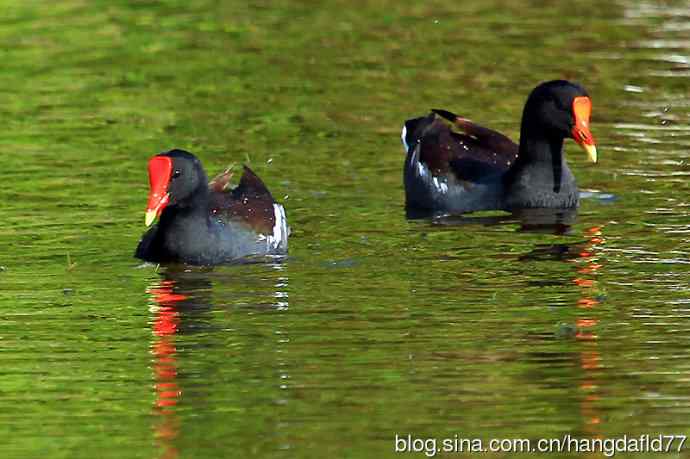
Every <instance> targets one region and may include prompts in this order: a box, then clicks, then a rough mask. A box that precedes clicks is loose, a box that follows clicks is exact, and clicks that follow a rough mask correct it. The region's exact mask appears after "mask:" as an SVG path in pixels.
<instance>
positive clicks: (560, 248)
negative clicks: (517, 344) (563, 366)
mask: <svg viewBox="0 0 690 459" xmlns="http://www.w3.org/2000/svg"><path fill="white" fill-rule="evenodd" d="M603 229H604V227H603V226H594V227H591V228H588V229H586V230H585V231H584V234H583V235H584V237H585V241H584V242H580V243H577V244H549V245H540V246H538V247H536V248H535V249H533V250H532V251H531V252H530V253H528V254H526V255H523V256H521V257H520V260H523V261H530V260H559V261H564V262H567V263H574V264H575V265H576V274H575V276H574V278H572V279H571V282H572V283H573V284H575V285H576V286H578V287H579V289H580V298H578V300H577V308H578V309H579V312H580V314H579V317H578V319H576V321H575V324H574V327H572V329H573V330H574V333H573V335H571V336H574V338H575V340H577V342H578V343H579V348H580V351H579V355H578V361H579V366H580V369H581V370H582V379H581V381H580V383H579V389H580V391H581V392H582V393H583V394H584V395H583V397H582V398H581V400H580V412H581V415H582V419H583V421H584V426H583V433H585V434H587V435H589V436H593V437H599V436H600V435H601V434H600V431H601V430H600V429H601V427H600V424H601V419H602V418H601V416H600V414H599V411H598V408H597V404H598V401H599V400H600V392H601V391H600V383H599V381H598V378H597V375H598V371H599V370H600V369H601V354H600V352H599V349H598V338H599V336H598V335H597V333H596V327H597V326H598V325H599V318H598V317H597V307H598V305H599V304H600V302H601V301H602V298H603V295H602V292H601V289H600V287H599V285H598V281H597V276H598V274H599V272H600V270H601V269H602V268H603V266H604V261H603V260H602V259H600V257H599V255H598V254H597V252H598V251H599V250H600V249H601V247H602V246H603V245H604V244H605V243H606V239H605V238H604V236H603ZM568 328H570V327H568Z"/></svg>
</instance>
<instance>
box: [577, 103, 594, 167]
mask: <svg viewBox="0 0 690 459" xmlns="http://www.w3.org/2000/svg"><path fill="white" fill-rule="evenodd" d="M591 114H592V100H591V99H590V98H589V97H586V96H580V97H576V98H575V100H573V115H575V126H573V130H572V131H571V134H572V136H573V139H575V142H577V143H578V144H580V146H581V147H582V148H583V149H584V150H585V151H586V152H587V159H589V160H590V161H591V162H593V163H596V162H597V146H596V143H595V142H594V137H593V136H592V133H591V132H590V131H589V117H590V115H591Z"/></svg>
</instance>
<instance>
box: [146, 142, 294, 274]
mask: <svg viewBox="0 0 690 459" xmlns="http://www.w3.org/2000/svg"><path fill="white" fill-rule="evenodd" d="M148 173H149V184H150V191H149V198H148V207H147V209H146V219H145V220H146V221H145V222H146V226H147V227H151V228H150V229H149V230H148V231H147V232H146V233H145V234H144V235H143V237H142V239H141V241H140V242H139V245H138V247H137V249H136V252H135V256H136V257H137V258H140V259H142V260H146V261H150V262H155V263H164V262H181V263H187V264H193V265H217V264H221V263H227V262H231V261H235V260H238V259H242V258H246V257H251V256H263V255H284V254H286V253H287V247H288V232H289V229H288V225H287V219H286V216H285V209H284V208H283V206H282V205H280V204H278V203H277V202H275V200H274V199H273V196H272V195H271V193H270V192H269V191H268V189H267V188H266V186H265V185H264V183H263V182H262V181H261V179H259V177H258V176H257V175H256V174H254V172H252V170H251V169H249V168H248V167H246V166H245V167H244V172H243V174H242V177H241V179H240V181H239V184H238V185H237V186H236V187H235V188H231V187H230V186H229V181H230V178H231V174H230V173H229V172H228V171H226V172H225V173H223V174H221V175H219V176H218V177H216V179H214V180H213V181H212V182H211V183H209V182H208V179H207V177H206V172H205V171H204V169H203V167H202V165H201V161H199V159H198V158H197V157H196V156H194V155H193V154H191V153H189V152H186V151H184V150H171V151H168V152H166V153H161V154H159V155H156V156H154V157H153V158H151V159H150V160H149V163H148ZM156 218H158V223H157V224H155V225H154V222H155V220H156ZM152 225H153V226H152Z"/></svg>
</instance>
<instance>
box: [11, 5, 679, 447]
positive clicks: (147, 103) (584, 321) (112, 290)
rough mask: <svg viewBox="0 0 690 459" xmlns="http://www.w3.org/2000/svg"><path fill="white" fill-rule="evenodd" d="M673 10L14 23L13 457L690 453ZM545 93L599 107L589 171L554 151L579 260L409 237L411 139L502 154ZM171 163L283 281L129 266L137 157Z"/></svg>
mask: <svg viewBox="0 0 690 459" xmlns="http://www.w3.org/2000/svg"><path fill="white" fill-rule="evenodd" d="M689 11H690V4H689V3H688V2H687V1H670V2H634V1H630V2H623V1H621V2H603V3H602V2H594V1H584V0H583V1H580V0H574V1H573V0H571V1H555V2H541V1H525V2H517V3H516V2H506V1H499V0H497V1H492V0H489V1H484V0H483V1H463V2H448V1H429V2H421V3H420V2H417V3H414V4H412V3H409V2H394V1H387V0H372V1H354V2H353V1H347V2H346V1H337V0H333V1H327V2H320V3H319V4H318V5H317V4H315V3H314V2H307V1H281V0H278V1H271V2H266V1H252V2H236V1H212V0H197V1H184V2H183V1H177V0H167V1H159V2H141V1H136V2H135V1H131V2H127V1H120V2H109V1H104V0H102V1H92V2H83V1H79V0H65V1H61V2H47V1H42V0H36V1H29V2H10V1H7V2H4V3H3V4H2V5H0V42H1V43H2V44H3V46H2V48H0V54H1V56H2V62H3V68H2V70H0V88H1V89H0V115H1V116H2V120H3V121H4V124H3V127H4V129H2V130H1V134H0V147H1V149H2V151H3V168H2V176H3V181H4V183H3V186H2V187H1V188H0V202H2V206H0V217H1V218H2V221H3V225H2V230H0V243H1V244H2V247H4V250H3V251H2V253H1V254H0V265H2V270H1V271H0V285H1V286H2V288H1V289H0V307H1V308H2V313H1V314H0V373H1V374H2V377H1V378H0V438H2V440H0V444H1V445H2V450H3V455H4V457H12V458H15V457H16V458H34V457H41V456H44V457H51V458H61V457H64V458H79V457H84V458H91V457H118V458H119V457H128V458H130V457H141V458H175V457H180V458H183V457H184V458H193V457H194V458H196V457H198V458H212V457H218V458H220V457H262V458H263V457H276V458H280V457H286V458H287V457H290V458H311V457H314V458H317V457H319V458H320V457H350V458H368V457H393V456H394V438H395V435H396V434H401V435H407V434H412V435H414V436H417V437H435V438H444V437H453V436H454V435H456V434H457V435H459V436H462V437H478V438H483V439H489V438H532V439H537V438H549V437H559V436H562V435H564V434H571V435H573V436H577V437H596V436H600V437H603V438H613V437H618V436H622V435H623V434H628V435H634V434H635V435H637V434H644V433H649V434H657V433H664V434H681V433H682V434H687V433H689V430H688V427H687V419H688V413H690V396H689V395H688V393H689V391H690V352H689V351H688V347H689V346H688V345H689V344H690V322H689V321H688V319H689V318H690V288H689V287H688V285H689V284H690V265H689V260H690V258H689V256H688V242H689V240H690V236H689V235H690V223H688V221H689V220H688V217H689V216H690V202H689V201H688V199H687V196H689V193H688V185H687V183H688V181H687V179H688V176H689V175H690V167H689V166H688V162H687V161H688V160H687V157H688V149H689V147H690V128H689V127H688V126H689V125H690V123H689V121H690V114H689V110H688V107H689V106H690V102H689V101H690V97H689V96H690V94H689V93H688V91H689V89H688V88H689V87H690V86H688V77H689V76H690V13H688V12H689ZM552 78H569V79H574V80H577V81H580V82H581V83H583V84H584V85H585V86H586V87H587V88H588V90H589V92H590V93H591V95H592V98H593V101H594V114H593V120H592V125H593V129H592V130H593V132H594V135H595V136H596V137H597V139H598V143H599V149H600V163H599V164H598V165H596V166H591V165H588V164H586V163H585V160H584V154H583V153H582V152H581V151H580V150H579V149H578V148H577V146H576V145H574V144H573V143H572V142H569V143H568V145H567V156H568V158H569V162H570V164H571V167H572V169H573V171H574V173H575V175H576V176H577V177H578V181H579V184H580V186H581V187H582V188H584V189H587V190H590V191H592V192H591V193H590V195H591V196H590V197H588V198H587V199H585V200H583V202H582V205H581V208H580V210H579V214H578V215H577V219H576V220H575V221H574V223H573V224H572V226H571V227H570V228H569V230H568V231H566V232H565V233H564V234H554V233H555V232H553V231H552V232H548V231H547V232H533V231H525V228H523V225H521V224H520V222H519V221H517V220H509V221H508V222H505V223H503V224H492V225H486V224H483V223H484V222H483V221H475V222H470V223H469V224H462V225H458V224H456V223H457V222H453V221H448V220H437V221H430V220H407V219H406V218H405V212H404V208H403V206H402V203H403V190H402V164H403V160H404V154H403V152H402V148H401V146H400V144H399V129H400V126H401V123H402V121H403V120H404V119H406V118H409V117H412V116H418V115H420V114H423V113H424V112H426V110H427V109H429V108H432V107H444V108H447V109H450V110H453V111H455V112H457V113H460V114H462V115H464V116H467V117H470V118H472V119H473V120H475V121H477V122H480V123H483V124H487V125H489V126H492V127H494V128H497V129H500V130H502V131H504V132H505V133H507V134H508V135H510V136H512V137H513V138H517V134H518V130H519V117H520V114H521V111H522V104H523V103H524V100H525V98H526V95H527V94H528V92H529V91H530V90H531V89H532V87H533V86H535V85H536V84H537V83H538V82H540V81H543V80H547V79H552ZM173 147H178V148H184V149H188V150H190V151H192V152H194V153H196V154H197V155H198V156H199V157H200V158H201V159H202V160H203V162H204V164H205V166H206V168H207V171H208V172H209V173H210V174H212V173H214V172H216V171H220V170H222V169H223V168H224V167H226V166H227V165H228V164H240V163H247V164H249V165H250V166H251V167H252V168H253V169H254V170H255V171H256V172H257V173H258V174H259V175H260V176H261V177H262V178H263V179H264V180H265V182H266V183H267V185H268V186H269V188H270V189H271V191H272V192H273V194H274V196H276V197H277V198H279V199H280V200H281V201H282V202H283V203H284V205H285V207H286V210H287V213H288V218H289V220H290V223H291V226H292V230H293V233H292V238H291V240H290V257H289V259H288V260H287V261H286V262H282V263H275V264H270V263H269V264H254V265H245V266H228V267H222V268H216V269H212V270H199V269H196V270H192V271H191V272H184V270H180V269H167V268H162V269H160V270H158V271H157V270H156V269H155V268H154V267H153V266H143V267H142V266H141V265H140V263H138V261H136V260H134V259H133V258H132V253H133V250H134V248H135V246H136V243H137V241H138V239H139V237H140V235H141V234H142V232H143V230H144V228H143V210H144V207H145V202H146V194H147V180H146V170H145V164H146V160H147V158H148V157H149V156H151V155H153V154H155V153H157V152H160V151H163V150H167V149H170V148H173ZM561 233H563V232H561ZM417 456H419V457H421V455H417ZM417 456H415V457H417ZM545 456H548V455H545ZM458 457H460V456H458ZM506 457H508V456H507V455H506Z"/></svg>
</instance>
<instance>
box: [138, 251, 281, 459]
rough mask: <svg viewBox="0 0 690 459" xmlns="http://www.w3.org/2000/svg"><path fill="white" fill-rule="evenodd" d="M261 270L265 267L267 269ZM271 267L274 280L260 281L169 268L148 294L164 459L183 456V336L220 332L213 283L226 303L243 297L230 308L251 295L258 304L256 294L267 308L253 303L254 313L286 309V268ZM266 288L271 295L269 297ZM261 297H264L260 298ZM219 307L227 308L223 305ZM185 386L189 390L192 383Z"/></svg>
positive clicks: (246, 276)
mask: <svg viewBox="0 0 690 459" xmlns="http://www.w3.org/2000/svg"><path fill="white" fill-rule="evenodd" d="M261 266H266V264H263V265H261ZM268 266H269V268H270V270H271V271H272V273H275V275H270V276H266V275H265V271H263V268H261V269H260V270H261V271H262V272H261V275H259V276H257V275H252V274H251V271H250V272H249V273H246V272H244V271H237V270H236V269H235V268H237V267H235V268H230V269H229V270H228V271H223V270H218V271H210V270H208V269H200V268H194V269H191V270H190V269H185V268H180V267H169V268H166V270H165V271H164V272H163V273H162V278H161V279H156V280H155V281H153V282H152V284H151V285H150V286H149V288H148V289H147V293H148V294H149V295H150V299H151V302H150V311H151V313H152V314H153V317H152V321H151V322H152V342H151V354H152V355H153V364H152V368H153V377H154V380H155V385H154V388H155V389H154V390H155V402H154V407H153V412H154V414H155V415H156V418H157V420H156V422H155V424H154V427H153V428H154V437H155V440H156V442H157V444H158V446H159V448H160V456H159V457H160V458H161V459H175V458H177V457H178V456H179V451H178V449H177V447H176V439H177V438H178V436H179V434H180V431H181V429H182V425H181V424H182V423H181V419H180V416H179V414H178V411H177V410H178V409H179V406H178V405H179V404H180V402H181V401H182V399H183V395H184V388H183V387H182V386H181V384H180V378H179V374H178V359H179V358H180V356H179V355H178V350H177V341H178V340H180V339H181V338H182V336H186V335H190V334H193V333H199V332H209V331H217V330H220V329H221V327H218V326H215V325H214V324H213V322H212V315H211V314H209V313H210V312H211V310H212V308H213V304H212V303H213V301H212V297H211V296H212V292H213V283H216V284H217V287H220V288H221V289H222V288H229V289H230V291H229V292H227V293H228V294H227V295H226V292H223V297H224V298H226V299H227V298H233V296H232V294H233V293H234V294H238V293H239V295H240V296H239V297H234V298H233V301H232V303H237V304H243V305H246V302H245V301H244V299H245V298H246V297H244V295H245V294H246V293H248V290H249V293H250V294H251V295H252V296H251V297H252V298H253V299H254V300H256V298H257V297H256V293H257V291H258V292H260V293H263V294H268V297H269V298H270V300H269V301H268V302H261V301H257V302H256V303H252V305H253V307H256V308H260V309H263V308H267V307H268V308H273V309H277V310H285V309H287V308H288V294H287V291H286V290H287V287H288V277H287V274H286V272H285V265H284V264H282V263H275V264H269V265H268ZM237 269H242V268H237ZM212 280H213V282H212ZM238 280H241V282H238ZM267 281H268V282H269V283H268V285H267V283H266V282H267ZM235 286H241V288H240V291H239V292H237V291H235V290H233V287H235ZM267 287H268V291H266V289H267ZM260 297H261V298H265V297H266V296H265V295H260ZM226 306H228V305H226ZM218 307H223V305H220V306H218ZM187 357H188V356H187ZM186 381H187V383H188V384H190V381H189V380H188V379H186Z"/></svg>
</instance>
